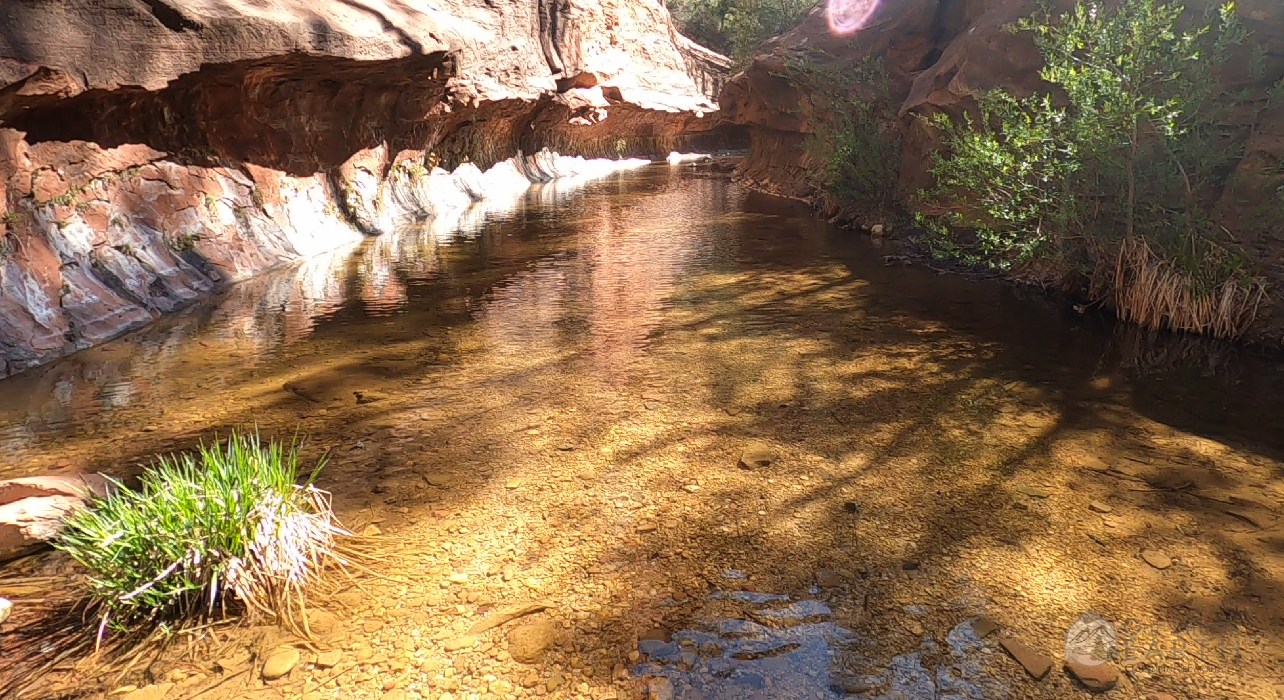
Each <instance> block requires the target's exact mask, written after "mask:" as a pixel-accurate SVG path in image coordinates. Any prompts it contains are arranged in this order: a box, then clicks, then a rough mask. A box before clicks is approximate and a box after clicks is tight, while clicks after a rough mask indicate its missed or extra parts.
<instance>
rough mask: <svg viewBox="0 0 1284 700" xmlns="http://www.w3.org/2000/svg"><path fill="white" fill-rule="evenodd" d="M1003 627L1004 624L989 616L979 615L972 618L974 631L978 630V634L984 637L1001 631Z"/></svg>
mask: <svg viewBox="0 0 1284 700" xmlns="http://www.w3.org/2000/svg"><path fill="white" fill-rule="evenodd" d="M1001 627H1002V625H1000V624H999V623H998V622H996V621H994V620H992V619H990V618H988V617H978V618H976V619H974V620H972V629H973V631H975V632H976V636H978V637H980V638H982V639H984V638H986V637H988V636H990V635H992V634H994V633H995V632H997V631H999V629H1000V628H1001Z"/></svg>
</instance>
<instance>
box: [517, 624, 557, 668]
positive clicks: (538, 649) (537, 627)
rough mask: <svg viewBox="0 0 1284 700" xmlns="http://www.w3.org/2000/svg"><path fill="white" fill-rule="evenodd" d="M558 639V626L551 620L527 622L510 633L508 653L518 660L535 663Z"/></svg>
mask: <svg viewBox="0 0 1284 700" xmlns="http://www.w3.org/2000/svg"><path fill="white" fill-rule="evenodd" d="M555 641H557V626H556V625H554V624H553V623H552V622H551V621H549V620H537V621H534V622H527V623H525V624H522V625H518V626H517V627H514V628H513V630H512V631H511V632H509V633H508V653H509V654H510V655H511V656H512V657H513V658H514V659H516V660H517V661H520V662H522V663H527V664H533V663H536V662H538V661H539V660H540V659H542V658H543V656H544V652H546V651H548V649H549V648H550V647H552V646H553V643H554V642H555Z"/></svg>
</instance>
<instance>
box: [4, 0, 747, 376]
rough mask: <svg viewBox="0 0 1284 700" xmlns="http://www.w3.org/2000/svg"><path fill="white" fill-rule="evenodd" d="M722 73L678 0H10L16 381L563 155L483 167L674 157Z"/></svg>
mask: <svg viewBox="0 0 1284 700" xmlns="http://www.w3.org/2000/svg"><path fill="white" fill-rule="evenodd" d="M725 67H726V64H725V61H724V60H723V59H721V58H720V57H718V56H717V55H716V54H711V53H709V52H707V51H703V50H701V49H700V48H699V47H696V46H693V45H691V44H690V42H688V41H686V40H685V39H684V38H683V37H681V36H680V35H678V34H677V33H676V31H675V30H674V29H673V26H672V22H671V20H670V18H669V16H668V13H667V10H665V9H664V6H663V4H662V3H661V1H660V0H515V1H512V2H500V3H495V2H489V1H487V0H445V1H444V2H443V1H436V0H27V1H24V2H6V3H0V376H4V375H5V374H7V373H11V372H14V371H20V370H21V369H23V368H25V367H28V366H31V365H33V364H37V363H39V362H42V361H45V360H47V359H50V358H52V357H55V356H57V355H59V354H63V353H66V352H68V351H71V350H74V349H77V348H80V347H85V346H87V345H90V344H93V343H96V342H99V341H101V340H104V339H107V338H109V337H112V336H114V335H117V334H119V333H120V332H122V331H123V330H126V329H129V328H132V327H136V326H138V325H141V324H143V323H145V322H147V321H149V320H150V319H152V318H154V317H155V316H157V315H158V314H160V313H164V312H166V311H169V310H171V309H173V308H176V307H178V306H180V305H182V304H185V303H187V302H189V301H191V300H193V299H196V298H198V297H200V296H202V295H204V294H207V293H209V292H210V291H212V290H215V289H217V288H218V287H219V286H221V285H223V284H226V283H227V282H229V281H233V280H237V279H241V278H244V277H247V276H249V275H252V274H255V273H257V272H259V271H262V270H264V269H266V268H269V267H272V266H274V265H277V264H280V263H281V262H284V261H289V260H292V259H297V258H300V257H303V256H306V255H308V254H310V253H312V252H316V251H320V250H324V249H327V248H332V247H335V246H336V245H340V244H342V243H343V242H345V241H350V240H354V239H356V238H358V237H359V235H360V233H370V234H374V233H379V232H381V231H384V230H387V229H388V228H389V227H391V226H395V225H397V223H398V222H399V221H402V220H404V219H407V218H422V217H425V216H430V215H432V214H433V212H434V211H437V210H440V209H442V208H445V207H449V206H455V205H457V204H459V202H458V201H457V200H458V199H460V198H461V197H462V198H463V199H464V202H465V203H466V202H467V200H468V199H470V198H471V199H477V198H480V197H483V196H485V194H486V193H485V191H484V190H485V189H486V188H488V187H491V186H495V185H496V184H497V183H503V182H505V181H507V180H509V179H511V178H514V177H526V178H528V179H542V178H547V177H550V176H552V175H555V174H557V173H556V170H557V168H559V167H564V166H563V165H560V164H558V163H555V162H554V161H553V160H552V159H550V158H546V157H538V158H532V157H528V158H525V159H519V160H514V161H512V162H511V163H509V164H507V165H506V166H505V168H504V169H502V170H503V171H502V172H493V173H491V177H489V178H488V177H485V176H483V175H482V173H481V171H480V170H479V169H478V168H476V167H474V165H473V164H476V165H480V166H481V167H482V168H487V167H489V166H491V165H492V164H495V163H498V162H501V161H503V160H504V159H508V158H510V157H512V156H514V155H516V154H517V153H518V152H519V151H520V152H525V153H527V154H532V153H535V152H536V151H539V150H540V149H541V148H545V147H551V148H554V149H562V150H564V151H568V152H574V153H577V154H582V155H589V156H600V155H609V156H613V157H616V156H622V155H631V154H643V153H645V154H653V153H663V152H667V150H669V149H670V148H672V147H673V146H675V145H676V144H677V143H678V142H679V141H680V140H681V139H684V138H686V137H689V136H690V135H693V134H700V133H702V132H705V131H707V130H708V129H709V128H711V126H712V120H711V119H710V118H709V117H708V115H709V114H710V113H711V112H712V111H713V110H714V109H715V106H714V105H713V104H712V103H711V101H710V99H709V97H708V95H709V94H714V90H716V88H717V86H719V85H720V84H721V79H722V71H723V70H725ZM702 88H703V91H702ZM706 93H707V94H706ZM461 163H462V164H467V165H466V167H464V169H463V170H459V171H457V172H456V173H454V174H452V173H448V172H447V171H446V170H442V169H440V168H439V166H441V167H444V168H447V169H454V168H455V167H456V166H458V165H460V164H461Z"/></svg>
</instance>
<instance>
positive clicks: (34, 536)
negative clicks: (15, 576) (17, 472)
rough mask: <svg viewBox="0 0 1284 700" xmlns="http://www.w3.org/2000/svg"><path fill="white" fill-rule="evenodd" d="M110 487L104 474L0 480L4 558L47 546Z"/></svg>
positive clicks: (0, 531)
mask: <svg viewBox="0 0 1284 700" xmlns="http://www.w3.org/2000/svg"><path fill="white" fill-rule="evenodd" d="M110 489H111V482H110V481H109V480H108V479H107V478H106V477H104V476H103V475H101V474H80V475H72V476H37V477H29V478H24V479H11V480H9V481H0V562H3V561H7V560H9V559H13V558H15V557H19V556H22V555H24V554H28V553H30V552H32V551H35V550H37V549H39V548H40V547H42V546H44V545H45V544H46V543H47V542H49V541H50V540H52V539H54V538H55V537H57V536H58V534H59V533H61V532H62V527H63V522H64V521H65V520H66V519H67V517H68V516H70V515H72V514H73V513H75V512H76V511H78V510H80V509H82V508H84V507H85V506H86V505H87V504H88V503H89V502H90V501H91V500H92V499H93V498H95V497H103V496H106V495H107V494H108V492H109V491H110Z"/></svg>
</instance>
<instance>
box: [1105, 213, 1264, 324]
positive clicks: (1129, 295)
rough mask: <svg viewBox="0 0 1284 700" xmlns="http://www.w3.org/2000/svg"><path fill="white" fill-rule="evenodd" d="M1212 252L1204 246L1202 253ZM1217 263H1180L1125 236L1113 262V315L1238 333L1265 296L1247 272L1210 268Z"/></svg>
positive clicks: (1252, 318) (1140, 321)
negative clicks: (1186, 265)
mask: <svg viewBox="0 0 1284 700" xmlns="http://www.w3.org/2000/svg"><path fill="white" fill-rule="evenodd" d="M1218 252H1219V251H1217V250H1215V249H1210V250H1209V252H1208V253H1207V256H1206V257H1210V258H1211V257H1214V256H1215V255H1217V254H1218ZM1218 269H1220V267H1219V266H1218V265H1216V264H1214V263H1202V264H1200V265H1198V266H1196V267H1195V268H1194V270H1193V271H1192V270H1187V269H1183V268H1182V267H1181V266H1179V265H1177V264H1175V263H1174V262H1173V261H1171V260H1168V259H1166V258H1164V257H1162V256H1160V255H1159V254H1157V253H1155V251H1154V250H1153V249H1152V248H1151V247H1150V244H1149V243H1147V242H1146V240H1145V239H1143V238H1133V239H1127V240H1125V241H1124V242H1123V244H1122V245H1121V246H1120V250H1119V258H1118V261H1117V263H1116V265H1115V280H1114V289H1115V306H1116V307H1117V308H1118V312H1119V316H1120V317H1121V318H1123V319H1124V320H1125V321H1132V322H1133V323H1136V324H1137V325H1139V326H1142V327H1144V328H1152V329H1159V328H1172V329H1175V330H1183V331H1192V332H1195V333H1205V334H1208V335H1211V336H1214V337H1218V338H1228V339H1235V338H1238V337H1240V336H1241V335H1243V333H1244V332H1245V331H1247V330H1248V329H1249V327H1251V326H1252V325H1253V322H1254V321H1255V320H1256V319H1257V315H1258V311H1259V310H1260V309H1261V308H1262V306H1263V304H1264V303H1265V302H1266V299H1267V294H1266V287H1265V285H1264V283H1263V282H1262V281H1261V280H1259V279H1257V278H1255V277H1252V276H1248V275H1243V274H1239V275H1237V274H1231V273H1224V274H1220V275H1218V274H1211V271H1212V270H1218ZM1201 273H1202V274H1201Z"/></svg>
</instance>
